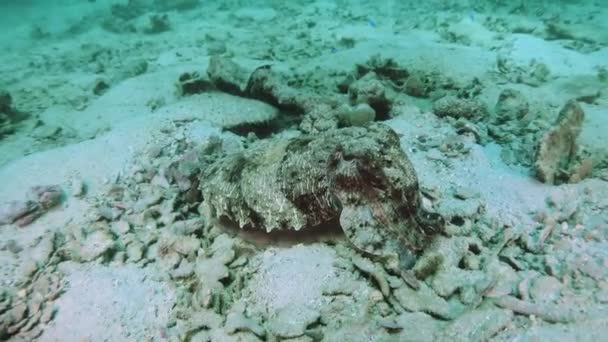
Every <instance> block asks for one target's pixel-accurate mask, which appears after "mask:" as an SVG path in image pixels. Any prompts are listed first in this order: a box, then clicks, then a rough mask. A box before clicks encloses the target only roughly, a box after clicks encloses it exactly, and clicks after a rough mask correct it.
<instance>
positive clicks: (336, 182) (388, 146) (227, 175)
mask: <svg viewBox="0 0 608 342" xmlns="http://www.w3.org/2000/svg"><path fill="white" fill-rule="evenodd" d="M200 184H201V185H200V188H201V192H202V195H203V199H204V200H203V201H204V202H203V208H204V210H205V212H206V214H207V215H208V216H210V217H212V218H222V217H223V218H227V219H229V220H232V221H235V222H236V223H238V225H239V226H240V227H242V228H246V227H251V228H258V229H264V230H266V231H267V232H272V231H275V230H286V229H287V230H301V229H306V228H310V227H315V226H318V225H321V224H323V223H327V222H330V221H331V220H335V219H339V222H340V226H341V227H342V229H343V231H344V233H345V234H346V236H347V238H348V239H349V240H350V242H351V243H352V244H353V245H354V246H355V247H356V248H358V249H359V250H361V251H363V252H366V253H369V254H371V255H375V256H388V255H389V254H390V255H396V254H397V253H401V251H402V250H403V247H405V248H406V250H407V251H409V252H417V251H419V250H421V249H422V248H424V247H425V246H426V244H427V243H428V242H429V240H430V238H431V237H432V236H433V235H435V234H436V233H438V232H440V231H441V230H442V228H443V219H442V218H441V217H440V216H439V215H437V214H434V213H430V212H427V211H425V210H424V209H423V208H422V205H421V197H420V193H419V189H418V179H417V176H416V173H415V171H414V168H413V166H412V164H411V163H410V161H409V160H408V158H407V156H406V155H405V153H404V152H403V150H402V149H401V147H400V144H399V137H398V136H397V134H396V133H395V132H394V131H393V130H391V129H390V128H388V127H387V126H384V125H381V124H374V125H371V126H369V127H348V128H341V129H337V130H332V131H328V132H325V133H320V134H316V135H304V136H298V137H296V138H290V139H265V140H260V141H258V142H256V143H254V144H252V145H251V146H250V147H248V148H247V149H245V150H243V151H240V152H238V153H232V154H227V155H225V156H222V157H220V158H218V159H217V160H216V161H214V162H213V163H211V164H210V165H209V166H208V167H206V168H205V170H203V172H202V176H201V179H200Z"/></svg>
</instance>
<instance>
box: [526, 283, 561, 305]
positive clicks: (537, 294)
mask: <svg viewBox="0 0 608 342" xmlns="http://www.w3.org/2000/svg"><path fill="white" fill-rule="evenodd" d="M561 289H562V284H561V283H560V281H559V280H558V279H557V278H555V277H550V276H540V277H538V278H536V279H534V281H533V282H532V286H531V287H530V291H529V293H530V297H532V299H533V300H534V301H535V302H539V303H548V302H553V301H555V300H556V299H558V298H559V296H560V294H561Z"/></svg>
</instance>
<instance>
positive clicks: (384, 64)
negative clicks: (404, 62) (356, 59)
mask: <svg viewBox="0 0 608 342" xmlns="http://www.w3.org/2000/svg"><path fill="white" fill-rule="evenodd" d="M370 72H373V73H375V74H376V75H378V76H379V77H380V78H382V79H386V80H389V81H391V82H392V83H393V85H394V86H396V87H401V86H403V85H404V84H405V80H406V79H407V78H408V77H409V75H410V73H409V72H408V70H407V69H406V68H404V67H401V66H399V64H397V62H396V61H395V60H394V59H392V58H381V57H380V55H374V56H372V57H371V58H370V59H369V60H368V61H367V62H365V63H364V64H357V66H356V77H357V78H361V77H363V76H365V75H366V74H368V73H370Z"/></svg>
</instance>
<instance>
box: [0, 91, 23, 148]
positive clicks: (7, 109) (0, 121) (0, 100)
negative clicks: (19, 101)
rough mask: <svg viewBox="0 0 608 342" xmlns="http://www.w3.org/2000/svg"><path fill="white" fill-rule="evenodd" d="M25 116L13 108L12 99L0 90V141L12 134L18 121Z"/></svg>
mask: <svg viewBox="0 0 608 342" xmlns="http://www.w3.org/2000/svg"><path fill="white" fill-rule="evenodd" d="M25 117H26V115H25V114H24V113H22V112H20V111H18V110H16V109H15V108H14V107H13V99H12V97H11V95H10V94H9V93H7V92H6V91H4V90H2V89H0V139H1V138H2V137H3V136H5V135H8V134H11V133H14V132H15V130H16V129H17V127H16V125H17V123H18V122H19V121H21V120H23V119H25Z"/></svg>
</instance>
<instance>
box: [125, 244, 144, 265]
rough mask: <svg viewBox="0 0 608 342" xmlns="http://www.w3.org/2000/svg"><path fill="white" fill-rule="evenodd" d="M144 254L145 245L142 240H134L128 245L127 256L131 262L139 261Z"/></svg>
mask: <svg viewBox="0 0 608 342" xmlns="http://www.w3.org/2000/svg"><path fill="white" fill-rule="evenodd" d="M143 255H144V246H143V244H142V243H141V242H138V241H136V242H132V243H130V244H129V245H128V246H127V258H128V260H129V261H131V262H138V261H139V260H141V258H142V257H143Z"/></svg>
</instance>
